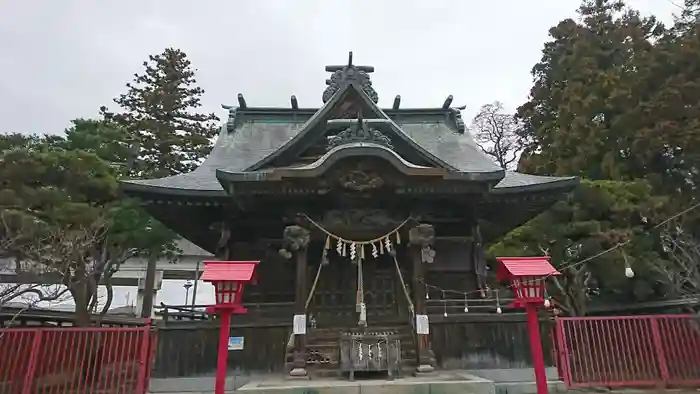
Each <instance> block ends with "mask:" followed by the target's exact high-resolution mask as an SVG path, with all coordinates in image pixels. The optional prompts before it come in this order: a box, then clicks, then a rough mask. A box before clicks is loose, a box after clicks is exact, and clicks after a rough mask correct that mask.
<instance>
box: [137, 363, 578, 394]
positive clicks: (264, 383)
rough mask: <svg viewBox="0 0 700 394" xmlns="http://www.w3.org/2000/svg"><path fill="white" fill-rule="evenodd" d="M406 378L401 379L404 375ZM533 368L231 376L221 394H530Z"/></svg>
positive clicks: (174, 384)
mask: <svg viewBox="0 0 700 394" xmlns="http://www.w3.org/2000/svg"><path fill="white" fill-rule="evenodd" d="M547 375H548V378H549V379H551V380H550V381H549V393H550V394H554V393H561V392H563V391H565V390H566V387H565V386H564V384H563V383H562V382H560V381H557V380H556V378H557V375H556V370H555V369H553V368H548V370H547ZM404 376H406V375H404ZM533 380H534V376H533V372H532V369H527V368H525V369H487V370H469V371H467V370H449V371H436V372H434V373H431V374H428V375H424V376H416V377H413V376H410V377H404V378H397V379H395V380H386V379H366V380H365V379H360V378H359V377H358V378H357V379H356V380H355V381H352V382H351V381H348V380H347V379H340V378H337V377H333V378H314V379H310V380H297V379H288V378H287V377H286V375H282V374H271V375H267V374H266V375H259V376H241V375H236V374H235V373H232V374H231V376H229V377H228V379H227V381H226V393H227V394H228V393H231V394H233V393H238V392H240V394H452V393H454V394H535V393H536V391H537V390H536V387H535V383H534V382H533ZM213 392H214V378H213V377H211V376H209V377H196V378H195V377H192V378H169V379H151V385H150V388H149V393H152V394H156V393H157V394H185V393H187V394H212V393H213Z"/></svg>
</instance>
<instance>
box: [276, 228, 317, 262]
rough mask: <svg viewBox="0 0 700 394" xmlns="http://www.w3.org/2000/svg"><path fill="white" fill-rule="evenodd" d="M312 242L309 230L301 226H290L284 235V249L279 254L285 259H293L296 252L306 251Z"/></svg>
mask: <svg viewBox="0 0 700 394" xmlns="http://www.w3.org/2000/svg"><path fill="white" fill-rule="evenodd" d="M310 241H311V235H310V233H309V230H307V229H305V228H304V227H301V226H288V227H286V228H285V229H284V233H283V234H282V247H281V248H280V250H279V254H280V256H282V257H284V258H285V259H291V258H292V255H293V254H294V253H295V252H299V251H300V250H303V249H306V247H307V246H308V245H309V242H310Z"/></svg>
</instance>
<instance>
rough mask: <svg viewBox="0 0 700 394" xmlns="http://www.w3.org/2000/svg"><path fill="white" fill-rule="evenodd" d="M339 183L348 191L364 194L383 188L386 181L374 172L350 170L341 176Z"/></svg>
mask: <svg viewBox="0 0 700 394" xmlns="http://www.w3.org/2000/svg"><path fill="white" fill-rule="evenodd" d="M338 183H340V185H341V186H342V187H344V188H346V189H350V190H354V191H357V192H364V191H367V190H372V189H377V188H380V187H382V186H383V185H384V179H383V178H382V177H381V176H379V174H377V173H376V172H373V171H367V170H349V171H347V172H344V173H343V174H341V175H340V178H338Z"/></svg>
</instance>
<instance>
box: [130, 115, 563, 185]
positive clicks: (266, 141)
mask: <svg viewBox="0 0 700 394" xmlns="http://www.w3.org/2000/svg"><path fill="white" fill-rule="evenodd" d="M283 112H284V111H283ZM286 112H287V113H286V116H284V117H280V116H275V119H274V120H270V119H264V118H262V117H261V116H259V115H258V116H255V117H246V116H245V113H243V114H239V115H238V116H239V120H238V121H237V124H236V127H235V129H234V130H233V131H228V130H226V128H225V127H223V128H222V131H221V134H220V135H219V138H218V140H217V142H216V144H215V145H214V148H213V149H212V152H211V153H210V155H209V157H207V159H206V160H205V161H204V163H203V164H202V165H201V166H200V167H199V168H197V169H196V170H195V171H193V172H191V173H187V174H181V175H176V176H171V177H167V178H160V179H147V180H135V181H129V182H128V184H127V188H128V189H137V188H143V187H145V188H148V189H154V190H153V191H158V189H162V191H163V192H166V193H167V192H173V193H177V192H178V191H181V192H200V193H207V194H212V195H224V191H223V189H222V186H221V184H220V183H219V181H218V180H217V179H216V170H217V169H220V170H224V171H227V172H241V171H243V170H245V169H246V168H248V167H250V166H251V165H253V164H255V163H257V162H259V161H260V160H262V159H263V158H265V157H267V156H269V155H270V154H272V153H273V152H275V151H276V150H277V149H279V148H280V147H282V146H283V145H284V144H285V143H287V142H288V141H289V140H291V139H292V138H293V137H294V136H296V135H297V134H298V132H299V131H300V129H301V128H302V126H303V125H304V123H305V122H306V121H307V120H308V118H309V115H308V113H309V112H308V111H307V112H306V113H307V115H306V116H303V115H302V116H299V115H298V114H295V113H294V112H293V111H286ZM407 112H408V111H407ZM392 115H393V116H392ZM389 116H391V117H393V118H396V120H395V122H396V124H397V125H398V126H399V127H400V128H401V130H402V131H403V132H404V133H405V134H406V135H407V136H408V137H410V138H411V139H413V140H414V141H415V142H416V143H417V144H418V145H420V146H421V147H423V148H424V149H425V150H426V151H427V152H429V153H430V154H432V155H434V156H436V157H437V158H439V159H440V160H442V161H444V162H445V163H447V164H449V165H450V166H451V167H454V168H455V169H457V170H458V171H461V172H469V173H476V174H478V173H489V172H494V171H498V170H499V167H498V166H497V165H496V164H495V163H494V162H493V161H491V160H490V159H489V158H488V157H487V156H485V155H484V154H483V152H481V151H480V150H479V148H478V147H477V146H476V143H475V142H474V139H473V138H472V137H471V135H469V133H459V132H458V131H457V128H456V126H455V125H454V124H452V122H450V121H449V120H448V119H447V117H446V116H444V115H443V116H435V115H434V114H433V115H430V114H427V115H420V114H410V115H407V116H403V114H401V113H400V111H393V112H390V114H389ZM562 182H563V183H562ZM571 182H576V178H574V177H543V176H535V175H527V174H520V173H517V172H507V173H506V176H505V178H504V179H503V180H502V181H501V182H500V183H498V185H497V186H496V187H495V189H494V190H495V191H497V192H506V193H507V192H514V191H519V190H521V189H523V187H525V188H527V187H530V186H533V185H540V186H543V187H545V188H546V187H547V186H550V187H551V186H555V187H556V185H564V183H567V184H568V183H571Z"/></svg>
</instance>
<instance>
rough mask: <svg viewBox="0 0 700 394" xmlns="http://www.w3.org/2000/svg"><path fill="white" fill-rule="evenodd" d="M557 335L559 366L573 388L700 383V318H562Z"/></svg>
mask: <svg viewBox="0 0 700 394" xmlns="http://www.w3.org/2000/svg"><path fill="white" fill-rule="evenodd" d="M555 335H556V342H557V367H558V370H559V373H560V374H561V377H562V379H563V380H564V381H565V382H566V384H567V385H568V386H569V387H572V388H574V387H598V386H602V387H633V386H657V387H664V386H695V385H699V384H700V325H698V320H697V317H696V316H693V315H654V316H611V317H579V318H576V317H569V318H559V319H557V321H556V330H555Z"/></svg>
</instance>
